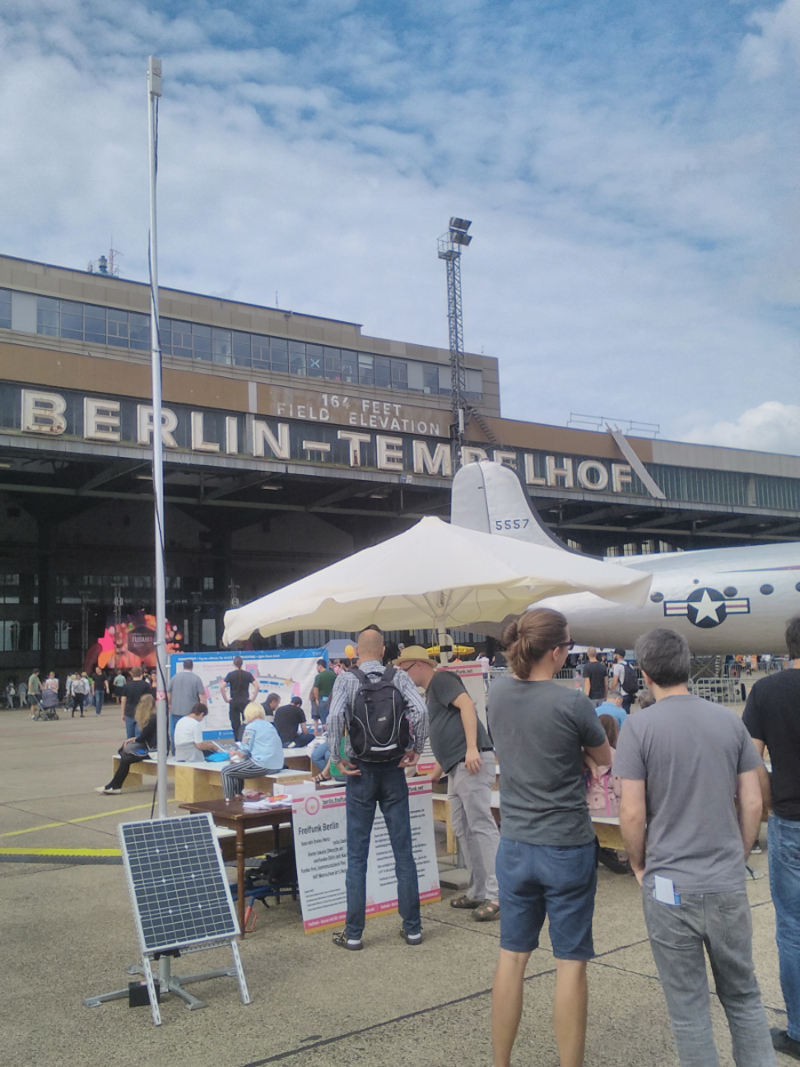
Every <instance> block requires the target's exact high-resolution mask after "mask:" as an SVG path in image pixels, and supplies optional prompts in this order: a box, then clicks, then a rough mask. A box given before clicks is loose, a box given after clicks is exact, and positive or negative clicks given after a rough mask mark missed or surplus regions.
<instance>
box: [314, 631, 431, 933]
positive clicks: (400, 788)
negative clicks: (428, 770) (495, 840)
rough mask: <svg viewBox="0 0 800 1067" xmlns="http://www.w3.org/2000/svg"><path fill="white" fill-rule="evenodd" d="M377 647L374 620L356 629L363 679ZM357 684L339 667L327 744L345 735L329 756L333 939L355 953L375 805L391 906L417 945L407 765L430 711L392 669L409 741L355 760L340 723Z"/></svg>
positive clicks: (373, 672) (379, 654)
mask: <svg viewBox="0 0 800 1067" xmlns="http://www.w3.org/2000/svg"><path fill="white" fill-rule="evenodd" d="M383 654H384V645H383V634H382V633H381V632H380V630H378V629H376V628H375V627H369V628H367V629H366V630H362V631H361V633H360V634H359V635H358V648H357V655H358V666H359V670H361V671H362V672H363V674H365V675H366V676H367V677H368V678H377V677H378V676H380V675H382V674H383V672H384V667H383V663H382V659H383ZM361 684H362V683H361V681H360V680H359V678H358V676H357V675H355V674H353V673H352V672H350V671H344V672H343V673H342V674H340V675H339V676H338V678H337V679H336V683H335V685H334V687H333V692H332V693H331V701H330V714H329V716H328V743H329V745H330V751H331V753H336V752H340V751H341V750H340V743H341V740H342V737H343V736H344V737H345V754H346V755H345V757H340V758H339V759H336V760H335V762H336V765H337V767H338V769H339V770H340V771H341V773H342V774H343V775H345V777H346V789H347V795H346V809H345V810H346V812H347V874H346V876H345V884H346V887H347V918H346V920H345V928H344V930H342V931H340V932H339V933H337V934H335V935H334V938H333V940H334V943H335V944H336V945H339V947H340V948H346V949H349V950H350V951H351V952H357V951H358V950H359V949H361V948H363V947H364V946H363V942H362V940H361V935H362V933H363V932H364V921H365V917H366V902H367V857H368V855H369V843H370V837H371V835H372V824H373V821H374V819H375V810H376V808H377V807H378V805H380V809H381V813H382V814H383V818H384V820H385V822H386V830H387V832H388V834H389V841H390V842H391V845H392V852H393V853H394V865H395V874H396V876H397V910H398V911H399V913H400V918H401V919H402V921H403V927H402V930H401V933H402V936H403V937H404V938H405V941H406V944H408V945H419V944H420V943H421V941H422V924H421V922H420V914H419V888H418V885H417V867H416V864H415V862H414V853H413V851H412V845H411V816H410V814H409V808H408V785H407V783H406V775H405V768H406V767H413V765H414V764H415V763H416V762H417V760H418V759H419V754H420V752H421V751H422V748H423V745H424V744H425V739H426V737H427V734H428V711H427V708H426V706H425V702H424V700H423V699H422V697H421V696H420V695H419V693H418V692H417V690H416V687H415V686H414V684H413V683H412V681H411V679H410V678H409V677H408V675H407V674H406V673H405V672H404V671H397V672H396V673H395V675H394V677H393V684H394V685H395V686H396V688H397V689H398V691H399V693H400V695H401V697H402V699H403V701H404V703H405V713H406V717H407V719H408V725H409V733H410V740H409V747H408V749H407V750H406V751H405V752H403V753H402V754H398V757H397V759H394V760H392V761H391V762H386V763H377V762H371V761H368V760H366V759H358V758H356V755H355V753H354V751H353V746H352V744H351V734H350V731H349V730H348V729H346V727H347V726H348V723H349V721H350V717H351V715H352V711H353V707H354V703H355V700H356V696H357V694H358V691H359V689H360V687H361ZM333 758H334V757H333V756H332V759H333Z"/></svg>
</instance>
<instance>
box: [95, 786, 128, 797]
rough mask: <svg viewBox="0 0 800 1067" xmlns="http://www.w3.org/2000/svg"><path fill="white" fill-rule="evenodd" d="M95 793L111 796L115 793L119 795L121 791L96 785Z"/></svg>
mask: <svg viewBox="0 0 800 1067" xmlns="http://www.w3.org/2000/svg"><path fill="white" fill-rule="evenodd" d="M94 791H95V793H105V795H106V796H112V795H114V794H116V793H121V792H122V790H121V789H109V788H108V786H106V785H96V786H95V787H94Z"/></svg>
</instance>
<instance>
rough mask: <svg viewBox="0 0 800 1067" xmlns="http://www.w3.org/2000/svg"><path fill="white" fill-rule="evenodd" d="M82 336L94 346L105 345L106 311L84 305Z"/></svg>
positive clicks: (94, 305)
mask: <svg viewBox="0 0 800 1067" xmlns="http://www.w3.org/2000/svg"><path fill="white" fill-rule="evenodd" d="M83 336H84V339H85V340H87V341H93V342H94V344H97V345H104V344H105V343H106V309H105V308H101V307H98V306H97V305H96V304H85V305H84V308H83Z"/></svg>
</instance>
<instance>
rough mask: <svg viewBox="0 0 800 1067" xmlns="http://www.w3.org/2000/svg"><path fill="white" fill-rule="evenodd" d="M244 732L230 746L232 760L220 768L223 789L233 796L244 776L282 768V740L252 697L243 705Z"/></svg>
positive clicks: (228, 797) (226, 793) (240, 786)
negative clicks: (238, 739) (231, 746)
mask: <svg viewBox="0 0 800 1067" xmlns="http://www.w3.org/2000/svg"><path fill="white" fill-rule="evenodd" d="M244 723H245V727H244V734H243V736H242V740H241V741H239V742H238V743H237V744H236V745H235V746H234V747H233V748H232V749H231V762H230V763H228V764H226V765H225V766H224V767H223V768H222V791H223V793H224V796H225V799H226V800H232V799H233V798H234V797H235V796H236V795H237V794H239V793H241V791H242V789H243V788H244V780H245V778H261V777H262V776H263V775H265V774H277V772H278V771H282V770H283V744H282V743H281V739H280V735H279V733H278V731H277V730H276V729H275V727H274V726H273V725H272V723H271V722H267V718H266V715H265V714H264V709H263V708H262V706H261V705H260V704H257V703H256V702H255V701H252V702H251V703H250V704H248V705H247V707H246V708H245V709H244Z"/></svg>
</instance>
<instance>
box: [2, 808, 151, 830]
mask: <svg viewBox="0 0 800 1067" xmlns="http://www.w3.org/2000/svg"><path fill="white" fill-rule="evenodd" d="M149 807H150V804H149V803H148V804H134V805H133V807H130V808H116V809H115V810H112V811H102V812H98V813H97V814H96V815H80V816H78V818H77V819H65V820H64V821H63V822H45V823H42V824H41V826H29V827H28V829H27V830H6V831H5V833H2V834H0V837H18V836H19V835H20V834H35V833H36V831H37V830H51V829H52V828H53V827H55V826H72V825H73V824H74V823H79V822H88V821H90V820H91V819H106V818H108V816H109V815H124V814H125V813H126V812H128V811H141V810H142V809H143V808H149Z"/></svg>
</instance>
